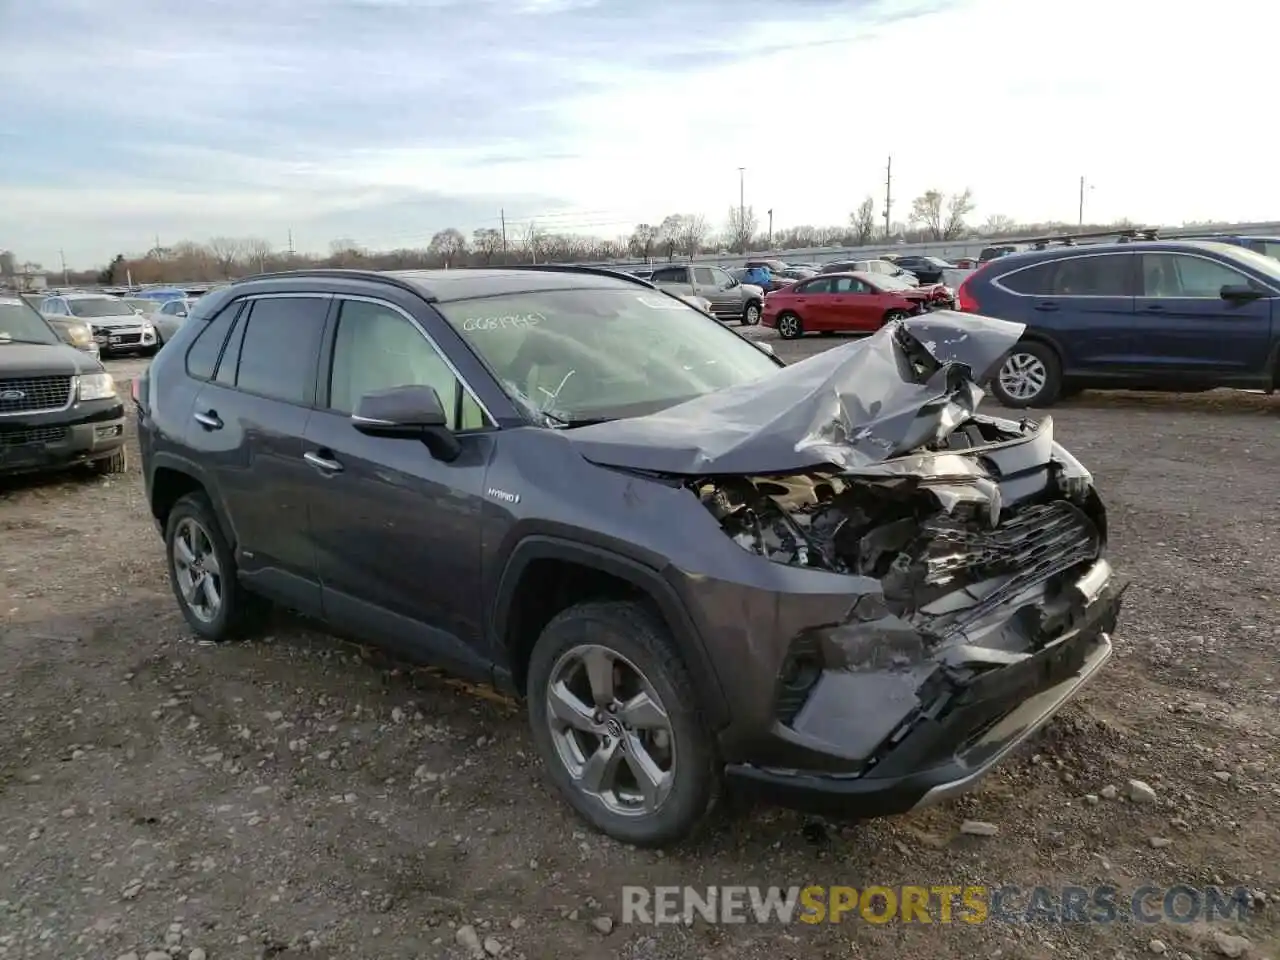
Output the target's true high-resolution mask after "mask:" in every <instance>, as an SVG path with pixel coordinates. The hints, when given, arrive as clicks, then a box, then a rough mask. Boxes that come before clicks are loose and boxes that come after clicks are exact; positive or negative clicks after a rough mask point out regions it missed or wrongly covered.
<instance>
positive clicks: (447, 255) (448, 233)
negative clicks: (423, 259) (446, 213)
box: [427, 227, 467, 267]
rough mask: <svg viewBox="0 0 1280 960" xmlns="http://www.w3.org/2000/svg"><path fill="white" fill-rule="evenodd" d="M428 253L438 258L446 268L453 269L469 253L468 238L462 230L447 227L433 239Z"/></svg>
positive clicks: (428, 247)
mask: <svg viewBox="0 0 1280 960" xmlns="http://www.w3.org/2000/svg"><path fill="white" fill-rule="evenodd" d="M427 252H428V253H430V254H431V255H432V256H433V257H437V258H438V259H439V260H440V261H441V262H443V263H444V265H445V266H446V267H452V266H453V265H454V263H455V262H456V261H457V260H458V259H459V258H460V257H462V256H463V255H464V254H465V253H466V252H467V238H466V237H464V236H463V235H462V231H461V230H457V229H455V228H453V227H446V228H445V229H443V230H441V231H439V232H437V233H436V235H435V236H433V237H432V238H431V243H430V244H429V245H428V246H427Z"/></svg>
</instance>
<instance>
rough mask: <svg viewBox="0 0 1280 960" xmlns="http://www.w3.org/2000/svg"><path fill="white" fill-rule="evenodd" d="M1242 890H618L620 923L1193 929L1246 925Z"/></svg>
mask: <svg viewBox="0 0 1280 960" xmlns="http://www.w3.org/2000/svg"><path fill="white" fill-rule="evenodd" d="M1250 905H1251V898H1250V896H1249V893H1248V891H1247V890H1245V889H1244V888H1243V887H1240V888H1237V889H1234V890H1222V889H1220V888H1218V887H1192V886H1187V885H1182V884H1179V885H1176V886H1172V887H1158V886H1153V885H1147V886H1140V887H1138V888H1137V889H1135V890H1133V891H1131V892H1125V891H1122V890H1120V889H1119V888H1118V887H1110V886H1098V887H1076V886H1064V887H1027V888H1022V887H1016V886H999V887H990V886H976V885H968V886H961V885H946V884H935V885H931V886H915V885H906V886H892V887H891V886H868V887H847V886H806V887H800V886H794V887H759V886H719V887H705V888H701V889H695V888H692V887H635V886H627V887H623V888H622V922H623V923H640V924H648V925H653V924H691V923H693V922H694V921H695V920H701V921H703V922H705V923H760V924H766V923H777V924H790V923H808V924H819V923H842V922H852V921H863V922H866V923H879V924H884V923H893V922H898V923H924V924H932V923H943V924H947V923H965V924H980V923H990V922H996V923H1102V924H1106V923H1117V922H1119V923H1147V924H1150V923H1162V922H1164V923H1195V922H1214V921H1220V920H1233V919H1234V920H1243V919H1244V918H1245V916H1246V914H1247V912H1248V910H1249V907H1250Z"/></svg>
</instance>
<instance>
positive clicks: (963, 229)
mask: <svg viewBox="0 0 1280 960" xmlns="http://www.w3.org/2000/svg"><path fill="white" fill-rule="evenodd" d="M971 213H973V191H972V190H970V189H969V188H968V187H965V188H964V190H962V191H961V192H960V193H953V194H952V195H951V199H950V200H948V201H947V218H946V221H945V222H944V223H943V225H942V237H941V239H943V240H959V239H960V238H961V237H963V236H964V235H965V234H966V233H967V232H968V230H969V226H968V224H967V223H965V218H966V217H968V216H969V214H971Z"/></svg>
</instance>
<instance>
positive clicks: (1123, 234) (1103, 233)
mask: <svg viewBox="0 0 1280 960" xmlns="http://www.w3.org/2000/svg"><path fill="white" fill-rule="evenodd" d="M1159 232H1160V231H1159V228H1158V227H1122V228H1119V229H1116V230H1097V231H1092V232H1090V233H1057V234H1051V235H1049V236H1047V237H1025V238H1020V239H1018V240H1016V241H1014V242H1015V243H1025V244H1027V245H1029V246H1030V247H1032V248H1033V249H1035V250H1046V249H1048V248H1049V247H1051V246H1055V245H1057V246H1063V247H1074V246H1076V245H1077V244H1078V243H1079V241H1081V240H1109V239H1112V238H1114V239H1115V241H1116V243H1131V242H1133V241H1135V240H1158V239H1160V237H1159Z"/></svg>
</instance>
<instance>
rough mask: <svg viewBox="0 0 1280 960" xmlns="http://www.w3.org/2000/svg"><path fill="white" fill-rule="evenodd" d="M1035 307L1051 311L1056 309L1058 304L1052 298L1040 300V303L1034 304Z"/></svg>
mask: <svg viewBox="0 0 1280 960" xmlns="http://www.w3.org/2000/svg"><path fill="white" fill-rule="evenodd" d="M1036 309H1037V310H1044V311H1047V312H1050V313H1052V312H1053V311H1054V310H1057V309H1058V305H1057V304H1056V303H1054V302H1053V301H1052V300H1042V301H1041V302H1040V303H1037V304H1036Z"/></svg>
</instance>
